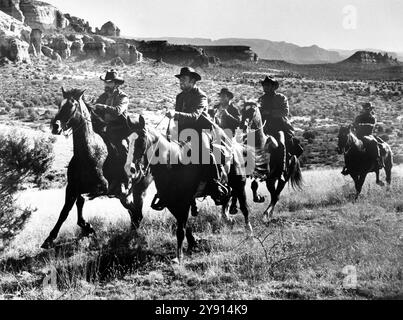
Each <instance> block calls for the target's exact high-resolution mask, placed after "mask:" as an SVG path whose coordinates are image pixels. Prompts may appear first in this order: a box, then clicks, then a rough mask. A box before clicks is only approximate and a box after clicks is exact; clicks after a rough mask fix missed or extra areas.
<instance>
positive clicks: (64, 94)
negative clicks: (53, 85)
mask: <svg viewBox="0 0 403 320" xmlns="http://www.w3.org/2000/svg"><path fill="white" fill-rule="evenodd" d="M62 94H63V98H66V91H65V90H64V87H62Z"/></svg>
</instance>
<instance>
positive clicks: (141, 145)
mask: <svg viewBox="0 0 403 320" xmlns="http://www.w3.org/2000/svg"><path fill="white" fill-rule="evenodd" d="M129 121H130V124H129V126H130V128H131V131H132V132H133V135H132V137H133V139H135V141H134V150H133V162H135V163H138V162H140V161H141V160H142V158H143V156H144V155H145V153H146V151H147V135H146V134H147V129H146V122H145V120H144V117H143V116H142V115H140V116H139V118H138V120H136V121H135V122H133V121H132V119H130V120H129Z"/></svg>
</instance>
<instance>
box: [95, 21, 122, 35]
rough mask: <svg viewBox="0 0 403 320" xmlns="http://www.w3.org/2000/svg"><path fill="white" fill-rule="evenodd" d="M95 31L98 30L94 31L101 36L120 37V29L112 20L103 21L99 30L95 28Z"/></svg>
mask: <svg viewBox="0 0 403 320" xmlns="http://www.w3.org/2000/svg"><path fill="white" fill-rule="evenodd" d="M97 31H98V32H96V33H97V34H100V35H102V36H107V37H120V29H119V28H118V27H117V26H116V25H115V24H114V23H113V22H112V21H108V22H107V23H105V24H104V25H103V26H102V27H101V30H99V29H98V28H97Z"/></svg>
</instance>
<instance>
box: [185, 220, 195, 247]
mask: <svg viewBox="0 0 403 320" xmlns="http://www.w3.org/2000/svg"><path fill="white" fill-rule="evenodd" d="M186 240H187V241H188V252H191V251H192V250H193V248H195V247H196V245H197V243H196V239H195V238H194V236H193V233H192V227H191V226H188V227H186Z"/></svg>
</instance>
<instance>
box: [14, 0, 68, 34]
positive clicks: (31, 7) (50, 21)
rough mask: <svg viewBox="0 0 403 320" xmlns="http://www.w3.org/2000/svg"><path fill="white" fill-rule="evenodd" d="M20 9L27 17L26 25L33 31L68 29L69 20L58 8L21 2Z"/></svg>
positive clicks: (25, 0)
mask: <svg viewBox="0 0 403 320" xmlns="http://www.w3.org/2000/svg"><path fill="white" fill-rule="evenodd" d="M20 9H21V11H22V13H23V14H24V17H25V24H27V25H28V26H30V27H31V28H33V29H40V30H42V31H44V30H52V29H57V28H66V27H67V25H68V20H67V19H66V18H65V17H64V15H63V13H62V12H60V11H59V10H58V9H57V8H56V7H54V6H52V5H50V4H48V3H44V2H40V1H32V0H20Z"/></svg>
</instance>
